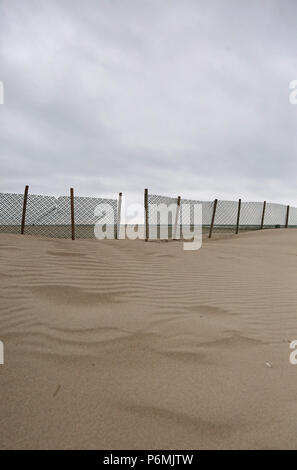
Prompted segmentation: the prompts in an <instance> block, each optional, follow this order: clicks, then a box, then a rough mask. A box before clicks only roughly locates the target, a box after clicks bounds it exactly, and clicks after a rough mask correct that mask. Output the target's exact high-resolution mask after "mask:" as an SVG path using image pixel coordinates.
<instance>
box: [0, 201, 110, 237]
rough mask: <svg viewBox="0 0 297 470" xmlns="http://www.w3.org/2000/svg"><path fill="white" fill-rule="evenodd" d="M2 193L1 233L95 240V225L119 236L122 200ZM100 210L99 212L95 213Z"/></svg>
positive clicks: (0, 208) (0, 209) (0, 211)
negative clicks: (72, 213)
mask: <svg viewBox="0 0 297 470" xmlns="http://www.w3.org/2000/svg"><path fill="white" fill-rule="evenodd" d="M73 207H74V220H73V223H72V217H71V197H69V196H60V197H58V198H56V197H54V196H44V195H40V194H28V195H27V196H26V192H25V196H24V195H23V194H11V193H0V232H10V233H26V234H27V235H39V236H46V237H54V238H72V236H73V235H74V237H75V238H94V236H95V235H94V227H95V224H97V225H100V221H101V220H102V226H103V229H104V227H106V226H107V225H108V226H111V227H112V228H113V230H114V236H115V237H116V233H117V222H118V201H117V200H116V199H103V198H93V197H73ZM96 208H99V210H98V209H97V212H96V211H95V209H96ZM100 208H101V209H100Z"/></svg>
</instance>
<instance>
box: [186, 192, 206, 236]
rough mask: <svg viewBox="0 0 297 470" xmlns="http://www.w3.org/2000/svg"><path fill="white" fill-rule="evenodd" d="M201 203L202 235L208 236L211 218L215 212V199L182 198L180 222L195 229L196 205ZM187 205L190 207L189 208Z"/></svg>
mask: <svg viewBox="0 0 297 470" xmlns="http://www.w3.org/2000/svg"><path fill="white" fill-rule="evenodd" d="M197 205H201V207H202V235H204V236H206V235H208V233H209V227H210V224H211V218H212V213H213V205H214V202H213V201H199V200H195V199H183V198H182V199H181V211H180V212H181V217H180V220H179V223H180V225H181V229H182V227H183V226H184V227H190V229H191V230H193V229H194V227H195V225H196V224H197V221H195V209H194V208H195V206H197ZM186 207H189V209H188V208H187V210H185V209H186Z"/></svg>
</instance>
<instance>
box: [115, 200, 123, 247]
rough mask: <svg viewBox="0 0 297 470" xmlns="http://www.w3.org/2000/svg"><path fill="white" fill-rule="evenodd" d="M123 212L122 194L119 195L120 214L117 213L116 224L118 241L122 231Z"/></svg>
mask: <svg viewBox="0 0 297 470" xmlns="http://www.w3.org/2000/svg"><path fill="white" fill-rule="evenodd" d="M121 210H122V193H119V200H118V213H117V224H116V240H118V239H119V236H120V230H121Z"/></svg>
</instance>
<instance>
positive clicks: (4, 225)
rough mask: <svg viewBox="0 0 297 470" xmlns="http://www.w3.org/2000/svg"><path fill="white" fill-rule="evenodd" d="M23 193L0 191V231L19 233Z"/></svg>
mask: <svg viewBox="0 0 297 470" xmlns="http://www.w3.org/2000/svg"><path fill="white" fill-rule="evenodd" d="M23 200H24V196H23V194H14V193H0V232H8V233H21V221H22V212H23Z"/></svg>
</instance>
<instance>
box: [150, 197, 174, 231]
mask: <svg viewBox="0 0 297 470" xmlns="http://www.w3.org/2000/svg"><path fill="white" fill-rule="evenodd" d="M176 211H177V197H176V198H174V197H169V196H161V195H159V194H149V195H148V221H149V239H150V240H156V239H168V238H172V234H173V225H174V223H175V218H176Z"/></svg>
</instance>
